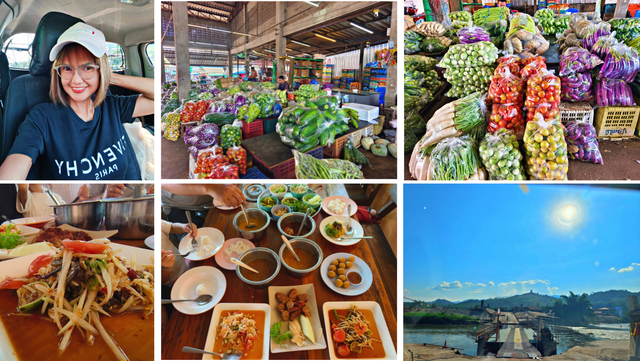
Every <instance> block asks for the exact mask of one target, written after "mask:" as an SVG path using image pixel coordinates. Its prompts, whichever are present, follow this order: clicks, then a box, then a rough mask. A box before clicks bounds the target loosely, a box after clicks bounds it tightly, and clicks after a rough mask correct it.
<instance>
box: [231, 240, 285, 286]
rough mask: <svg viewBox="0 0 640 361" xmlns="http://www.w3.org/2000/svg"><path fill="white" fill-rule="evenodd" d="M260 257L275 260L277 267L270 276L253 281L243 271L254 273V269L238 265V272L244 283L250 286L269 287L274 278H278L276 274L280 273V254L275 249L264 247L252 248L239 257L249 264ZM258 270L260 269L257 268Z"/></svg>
mask: <svg viewBox="0 0 640 361" xmlns="http://www.w3.org/2000/svg"><path fill="white" fill-rule="evenodd" d="M258 259H264V260H267V261H270V262H273V264H274V265H275V267H276V270H275V272H274V273H273V274H272V275H269V277H267V278H265V279H264V280H262V281H251V280H249V279H247V278H246V277H245V276H244V275H243V273H244V274H247V273H253V271H250V270H248V269H244V268H243V267H241V266H238V265H236V274H237V275H238V277H239V278H240V279H241V280H242V281H243V282H244V283H246V284H248V285H250V286H254V287H256V288H264V287H268V286H269V285H270V284H271V283H272V282H273V280H275V279H276V276H278V273H280V259H279V258H278V255H277V254H276V253H275V252H274V251H272V250H270V249H269V248H264V247H256V248H252V249H250V250H248V251H246V252H245V253H243V254H241V255H240V257H238V260H239V261H241V262H242V263H244V264H249V263H250V262H251V261H254V260H258ZM241 268H243V269H242V271H241V270H240V269H241ZM257 271H260V270H257Z"/></svg>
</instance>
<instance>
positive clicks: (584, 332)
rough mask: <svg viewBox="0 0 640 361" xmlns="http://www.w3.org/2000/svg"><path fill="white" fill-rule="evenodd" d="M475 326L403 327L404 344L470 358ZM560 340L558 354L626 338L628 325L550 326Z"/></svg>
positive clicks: (475, 351)
mask: <svg viewBox="0 0 640 361" xmlns="http://www.w3.org/2000/svg"><path fill="white" fill-rule="evenodd" d="M475 327H476V326H473V325H404V336H403V339H404V343H429V344H433V345H444V342H445V341H446V342H447V346H448V347H455V348H457V349H458V350H460V352H461V353H463V354H465V355H469V356H476V355H477V344H476V343H475V333H476V329H475ZM551 329H552V330H555V334H556V335H558V337H559V338H560V343H559V344H558V354H561V353H563V352H565V351H567V350H568V349H570V348H572V347H575V346H580V345H584V344H586V343H588V342H592V341H596V340H622V339H629V324H628V323H627V324H621V323H615V324H599V325H589V326H586V327H564V326H557V327H556V326H551Z"/></svg>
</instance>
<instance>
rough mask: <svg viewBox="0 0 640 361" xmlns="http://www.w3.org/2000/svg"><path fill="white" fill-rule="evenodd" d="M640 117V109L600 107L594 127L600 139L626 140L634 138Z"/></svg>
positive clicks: (635, 107)
mask: <svg viewBox="0 0 640 361" xmlns="http://www.w3.org/2000/svg"><path fill="white" fill-rule="evenodd" d="M639 116H640V107H639V106H632V107H617V106H609V107H600V108H598V109H597V110H596V119H595V122H594V124H593V126H594V127H595V128H596V135H597V137H598V138H617V139H626V138H630V137H632V136H633V133H634V131H635V130H636V125H637V124H638V117H639Z"/></svg>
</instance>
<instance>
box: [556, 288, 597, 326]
mask: <svg viewBox="0 0 640 361" xmlns="http://www.w3.org/2000/svg"><path fill="white" fill-rule="evenodd" d="M560 297H561V298H562V299H561V300H556V301H555V303H554V305H553V314H554V315H555V316H556V317H559V318H560V322H561V323H563V324H568V325H583V324H585V323H588V322H589V321H591V320H593V319H594V314H593V310H592V309H591V301H590V300H589V296H588V295H587V294H586V293H583V294H582V295H580V296H578V295H576V294H575V293H573V292H569V295H568V296H567V295H562V296H560Z"/></svg>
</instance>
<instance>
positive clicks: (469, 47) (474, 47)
mask: <svg viewBox="0 0 640 361" xmlns="http://www.w3.org/2000/svg"><path fill="white" fill-rule="evenodd" d="M496 59H498V48H496V46H495V45H493V44H491V43H490V42H488V41H481V42H477V43H473V44H457V45H453V46H451V47H450V48H449V51H447V53H446V54H445V55H444V57H443V58H442V61H440V63H438V66H439V67H441V68H460V67H468V68H469V67H476V66H483V65H484V66H487V65H492V64H493V63H494V62H495V61H496Z"/></svg>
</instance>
